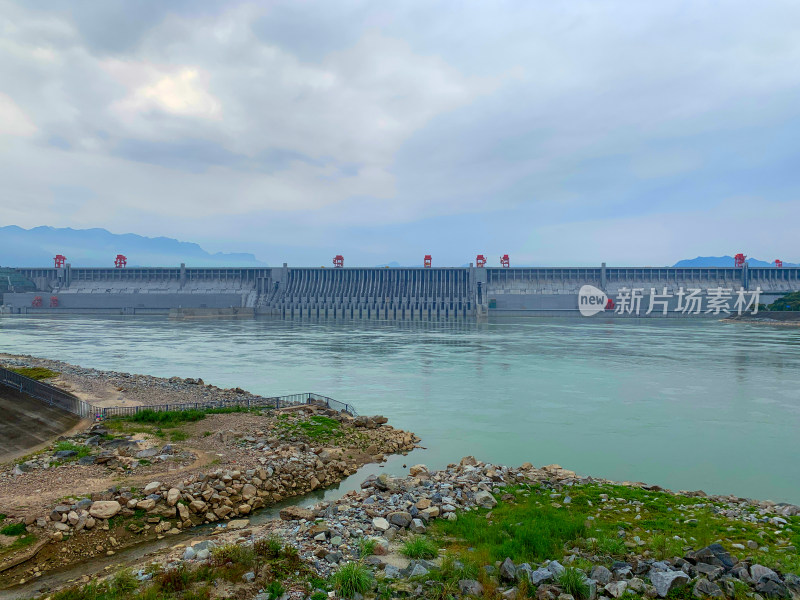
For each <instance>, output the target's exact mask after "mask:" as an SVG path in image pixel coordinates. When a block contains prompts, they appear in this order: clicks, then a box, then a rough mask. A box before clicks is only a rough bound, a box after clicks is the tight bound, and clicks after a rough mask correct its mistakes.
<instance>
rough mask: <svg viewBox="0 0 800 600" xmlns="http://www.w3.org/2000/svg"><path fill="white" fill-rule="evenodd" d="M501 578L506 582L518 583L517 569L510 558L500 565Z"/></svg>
mask: <svg viewBox="0 0 800 600" xmlns="http://www.w3.org/2000/svg"><path fill="white" fill-rule="evenodd" d="M500 578H501V579H503V580H505V581H516V579H517V567H516V565H515V564H514V562H513V561H512V560H511V559H510V558H506V559H505V560H504V561H503V564H502V565H500Z"/></svg>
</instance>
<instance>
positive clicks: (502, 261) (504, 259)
mask: <svg viewBox="0 0 800 600" xmlns="http://www.w3.org/2000/svg"><path fill="white" fill-rule="evenodd" d="M500 266H501V267H503V268H504V269H508V268H509V267H510V266H511V260H509V258H508V254H503V256H501V257H500Z"/></svg>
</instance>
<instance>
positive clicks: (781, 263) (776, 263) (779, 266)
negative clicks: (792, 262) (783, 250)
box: [773, 258, 783, 269]
mask: <svg viewBox="0 0 800 600" xmlns="http://www.w3.org/2000/svg"><path fill="white" fill-rule="evenodd" d="M773 264H774V265H775V266H776V267H777V268H779V269H780V268H781V267H782V266H783V261H782V260H781V259H780V258H776V259H775V262H774V263H773Z"/></svg>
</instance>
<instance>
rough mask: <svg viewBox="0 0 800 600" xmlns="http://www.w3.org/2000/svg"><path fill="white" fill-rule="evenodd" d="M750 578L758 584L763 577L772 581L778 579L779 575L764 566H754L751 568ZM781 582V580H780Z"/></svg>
mask: <svg viewBox="0 0 800 600" xmlns="http://www.w3.org/2000/svg"><path fill="white" fill-rule="evenodd" d="M750 577H751V578H752V579H753V581H754V582H756V583H758V582H759V581H760V580H761V578H762V577H769V578H770V579H776V578H778V574H777V573H776V572H775V571H773V570H772V569H770V568H767V567H765V566H764V565H753V566H751V567H750ZM778 581H780V579H778Z"/></svg>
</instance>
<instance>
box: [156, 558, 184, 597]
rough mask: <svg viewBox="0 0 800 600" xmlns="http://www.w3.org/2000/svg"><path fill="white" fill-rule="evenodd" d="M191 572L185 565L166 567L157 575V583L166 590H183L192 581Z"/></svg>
mask: <svg viewBox="0 0 800 600" xmlns="http://www.w3.org/2000/svg"><path fill="white" fill-rule="evenodd" d="M191 579H192V576H191V573H190V572H189V571H188V570H187V569H186V567H185V566H184V565H180V566H178V567H176V568H174V569H166V570H165V571H162V572H161V573H159V574H158V575H157V576H156V577H155V582H156V585H157V586H158V587H159V589H161V590H162V591H164V592H167V593H169V594H174V593H175V592H182V591H183V590H185V589H186V588H187V587H189V583H190V582H191Z"/></svg>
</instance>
